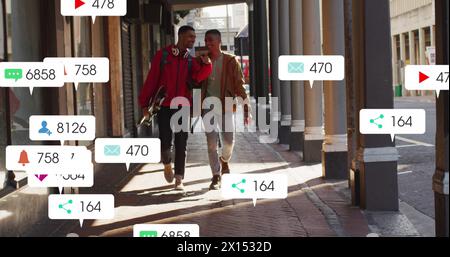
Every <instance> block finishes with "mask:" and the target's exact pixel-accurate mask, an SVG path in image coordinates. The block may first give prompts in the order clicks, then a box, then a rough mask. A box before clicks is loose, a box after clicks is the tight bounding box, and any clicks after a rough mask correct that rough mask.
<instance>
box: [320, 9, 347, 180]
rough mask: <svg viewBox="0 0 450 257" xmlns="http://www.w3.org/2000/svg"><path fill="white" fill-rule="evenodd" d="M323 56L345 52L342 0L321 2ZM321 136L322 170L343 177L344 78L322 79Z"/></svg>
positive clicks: (344, 164)
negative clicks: (323, 121) (323, 118)
mask: <svg viewBox="0 0 450 257" xmlns="http://www.w3.org/2000/svg"><path fill="white" fill-rule="evenodd" d="M322 4H323V6H322V11H323V13H322V17H323V46H324V49H323V50H324V51H323V52H324V55H343V56H344V55H345V45H344V34H345V33H344V1H342V0H339V1H336V0H324V1H323V2H322ZM323 91H324V102H325V139H324V143H323V148H322V170H323V175H324V177H326V178H336V179H347V178H348V169H347V125H346V102H345V101H346V99H345V81H324V83H323Z"/></svg>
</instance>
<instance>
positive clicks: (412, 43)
mask: <svg viewBox="0 0 450 257" xmlns="http://www.w3.org/2000/svg"><path fill="white" fill-rule="evenodd" d="M408 40H409V64H410V65H415V64H416V37H415V34H414V31H410V32H409V33H408Z"/></svg>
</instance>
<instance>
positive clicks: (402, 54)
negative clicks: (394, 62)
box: [399, 33, 407, 96]
mask: <svg viewBox="0 0 450 257" xmlns="http://www.w3.org/2000/svg"><path fill="white" fill-rule="evenodd" d="M405 63H406V38H405V34H404V33H400V71H401V72H400V78H399V79H400V82H401V85H402V95H403V96H406V95H407V90H406V88H405V72H404V68H405Z"/></svg>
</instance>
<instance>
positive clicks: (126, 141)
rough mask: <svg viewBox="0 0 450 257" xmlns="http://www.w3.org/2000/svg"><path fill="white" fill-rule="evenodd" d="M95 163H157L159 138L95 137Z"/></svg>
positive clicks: (159, 155)
mask: <svg viewBox="0 0 450 257" xmlns="http://www.w3.org/2000/svg"><path fill="white" fill-rule="evenodd" d="M95 161H96V162H97V163H125V164H126V166H127V170H129V168H130V164H131V163H159V162H160V161H161V140H160V139H159V138H97V139H96V140H95Z"/></svg>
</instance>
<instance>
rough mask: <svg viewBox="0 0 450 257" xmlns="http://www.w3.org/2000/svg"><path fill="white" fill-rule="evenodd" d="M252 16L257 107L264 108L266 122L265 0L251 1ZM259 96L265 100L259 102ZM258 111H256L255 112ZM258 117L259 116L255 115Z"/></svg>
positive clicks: (267, 56) (267, 102) (266, 41)
mask: <svg viewBox="0 0 450 257" xmlns="http://www.w3.org/2000/svg"><path fill="white" fill-rule="evenodd" d="M253 8H254V10H253V15H254V16H253V18H254V24H257V26H254V28H255V33H254V36H255V37H254V40H255V42H258V43H257V44H256V43H255V46H254V47H255V59H254V60H255V62H254V64H255V75H256V77H255V82H256V95H257V96H258V98H257V103H258V108H259V109H261V110H266V120H265V121H264V122H265V123H266V124H267V123H268V122H269V121H270V120H268V119H269V118H270V114H269V113H268V111H269V110H270V109H269V105H268V104H269V47H268V39H267V34H268V31H267V5H266V1H254V2H253ZM259 97H264V98H265V100H263V101H261V102H259ZM257 113H258V112H257ZM257 118H258V119H259V117H257Z"/></svg>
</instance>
